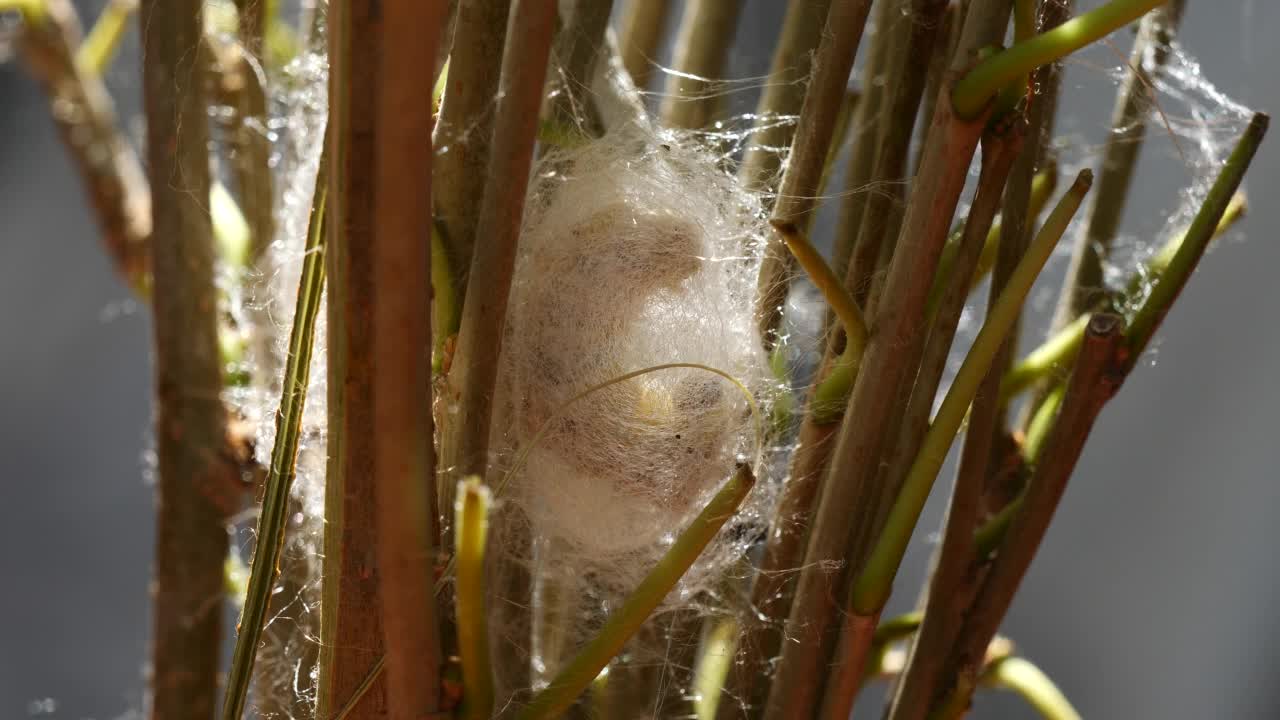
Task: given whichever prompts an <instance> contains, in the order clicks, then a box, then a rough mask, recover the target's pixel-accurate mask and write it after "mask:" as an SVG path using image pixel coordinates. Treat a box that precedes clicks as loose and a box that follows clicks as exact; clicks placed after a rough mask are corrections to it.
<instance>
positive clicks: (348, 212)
mask: <svg viewBox="0 0 1280 720" xmlns="http://www.w3.org/2000/svg"><path fill="white" fill-rule="evenodd" d="M328 21H329V22H328V27H329V65H330V72H329V115H330V120H329V151H330V159H331V162H330V166H329V173H330V175H329V184H330V185H329V187H330V198H329V212H330V218H331V222H330V223H329V238H328V245H329V252H328V267H327V275H328V278H329V282H328V288H327V290H326V292H327V296H328V297H327V307H328V325H327V327H328V361H329V362H328V374H329V375H328V382H327V385H326V386H327V388H328V393H329V398H328V409H329V428H330V432H329V440H328V451H329V462H328V465H327V467H326V477H325V510H324V515H325V529H324V565H323V570H322V572H323V593H324V595H323V599H322V601H321V605H320V607H321V611H320V612H321V623H320V625H321V627H320V647H321V656H320V678H319V689H318V692H317V707H316V713H317V716H318V717H321V718H329V717H332V716H333V714H334V713H336V712H337V710H338V709H339V708H342V707H344V706H345V705H347V704H348V703H349V701H350V700H351V698H352V696H353V695H354V694H355V693H356V692H357V691H358V689H359V688H360V687H361V686H362V684H363V683H364V681H365V678H366V677H368V675H369V673H370V670H371V668H373V666H374V664H375V663H376V662H378V660H379V658H381V657H382V656H383V652H384V646H383V640H382V635H383V634H382V618H381V615H380V613H379V609H380V607H381V601H380V596H379V593H378V584H379V568H378V563H377V562H375V560H374V552H375V551H374V548H375V547H376V546H377V541H376V531H377V525H376V523H375V521H374V513H375V507H376V504H375V501H374V471H373V462H374V461H373V436H372V435H371V434H370V433H369V432H368V427H369V425H370V423H371V422H372V421H373V374H374V373H373V352H372V351H373V340H372V336H371V330H372V327H371V326H372V319H373V274H372V268H371V266H370V258H369V251H368V248H369V246H370V245H372V243H373V231H374V217H375V215H374V204H373V198H374V175H373V173H374V157H375V147H374V142H373V141H374V137H375V134H374V133H375V127H374V123H375V120H376V95H375V89H376V84H375V78H377V76H378V68H379V57H378V48H377V47H376V44H375V43H374V42H373V41H372V40H371V39H372V38H377V37H379V36H380V34H381V21H380V19H379V17H378V16H377V15H375V14H374V13H373V12H372V6H371V5H370V4H369V3H364V2H334V3H332V4H331V5H330V6H329V15H328ZM385 682H386V681H385V680H384V679H381V678H379V679H377V680H375V682H374V684H373V685H371V686H370V687H369V688H368V690H367V692H366V694H365V695H364V697H363V698H362V699H361V700H360V701H359V702H358V703H356V704H355V705H354V706H353V707H352V709H351V711H350V712H349V713H348V715H347V717H348V718H349V720H373V719H375V718H377V719H378V720H381V719H382V718H385V717H386V714H387V708H386V693H385V689H386V688H385Z"/></svg>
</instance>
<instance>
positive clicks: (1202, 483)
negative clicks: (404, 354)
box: [0, 0, 1280, 720]
mask: <svg viewBox="0 0 1280 720" xmlns="http://www.w3.org/2000/svg"><path fill="white" fill-rule="evenodd" d="M588 1H590V0H588ZM101 4H102V3H101V1H100V0H92V1H88V0H86V1H82V2H77V5H79V6H80V8H81V10H82V16H83V17H86V18H92V17H94V16H96V13H97V10H98V8H99V7H100V6H101ZM677 4H679V3H677ZM1096 4H1097V3H1096V2H1082V3H1081V5H1083V6H1084V7H1086V8H1088V7H1092V6H1094V5H1096ZM782 8H783V3H782V2H781V1H780V0H750V1H749V2H748V3H747V6H746V10H745V11H744V15H743V19H742V23H741V25H740V27H739V35H738V42H737V43H736V46H735V49H734V53H733V56H732V58H731V62H730V68H729V70H728V73H727V75H728V76H729V77H753V76H760V75H763V74H764V73H765V72H766V68H767V66H768V56H769V53H770V52H771V42H772V41H771V38H772V36H773V35H774V34H775V33H776V32H777V28H778V27H779V26H780V18H781V14H782ZM1183 27H1184V31H1183V33H1182V35H1181V37H1182V40H1183V43H1184V44H1185V45H1186V46H1187V48H1188V49H1189V50H1190V51H1191V53H1192V54H1194V55H1195V56H1197V57H1198V58H1199V59H1200V61H1201V62H1202V65H1203V68H1204V71H1205V73H1206V75H1207V76H1208V77H1209V78H1210V79H1211V80H1212V81H1213V82H1214V83H1215V84H1216V85H1217V86H1218V87H1219V88H1220V89H1221V90H1223V91H1224V92H1226V93H1227V94H1228V95H1230V96H1232V97H1234V98H1236V99H1237V100H1239V101H1241V102H1243V103H1244V104H1246V105H1248V106H1250V107H1253V108H1258V109H1263V110H1267V109H1276V106H1277V105H1280V73H1278V72H1277V68H1280V44H1277V43H1275V42H1274V38H1275V37H1276V36H1277V34H1280V4H1277V3H1275V2H1272V1H1271V0H1190V2H1189V7H1188V11H1187V15H1186V19H1185V21H1184V25H1183ZM1129 38H1130V35H1129V34H1127V33H1117V34H1116V35H1115V36H1114V37H1113V41H1114V48H1113V49H1107V48H1103V49H1101V50H1099V51H1095V52H1093V53H1092V54H1090V55H1088V56H1087V57H1088V60H1087V61H1082V62H1079V63H1077V64H1074V65H1073V66H1072V68H1071V70H1070V72H1069V75H1068V79H1067V83H1066V86H1065V92H1066V93H1067V96H1068V97H1069V98H1070V100H1069V102H1070V103H1072V110H1071V111H1070V118H1068V119H1067V120H1066V121H1065V123H1064V125H1063V131H1064V132H1066V133H1076V134H1079V135H1080V136H1082V137H1085V138H1086V139H1087V141H1089V142H1094V143H1096V142H1098V141H1100V140H1101V138H1102V137H1103V136H1104V131H1105V126H1106V119H1107V117H1108V115H1109V113H1110V107H1111V103H1112V92H1111V91H1110V89H1109V87H1110V84H1109V81H1107V80H1106V77H1105V74H1104V73H1105V71H1106V69H1107V68H1114V67H1116V66H1117V65H1118V64H1119V62H1120V59H1121V57H1122V56H1123V55H1127V53H1128V47H1129ZM657 60H658V61H659V62H665V61H666V60H667V57H666V56H661V57H659V58H657ZM110 84H111V87H112V90H113V91H114V93H115V98H116V100H117V103H118V104H119V107H120V110H121V114H122V116H123V117H124V118H126V119H130V124H129V127H130V129H131V132H132V133H133V134H134V136H135V137H136V135H137V133H136V130H137V126H136V124H137V123H136V120H133V119H134V118H136V117H137V113H138V107H139V105H138V101H139V84H140V80H139V78H138V75H137V38H136V33H135V32H133V31H132V30H131V32H130V36H129V38H128V39H127V41H126V47H125V49H124V55H123V56H122V58H121V61H120V62H119V63H117V65H116V66H115V68H114V69H113V70H112V71H111V74H110ZM731 100H732V103H733V107H735V108H739V107H740V108H741V109H747V108H750V107H751V105H752V103H753V102H754V94H753V91H752V90H751V89H750V88H746V89H744V90H742V91H741V93H740V94H738V95H735V96H734V97H733V98H732V99H731ZM1152 148H1153V149H1152V150H1150V151H1149V152H1147V153H1146V154H1145V155H1144V160H1143V165H1142V167H1141V168H1140V170H1139V177H1140V178H1143V180H1144V181H1149V185H1148V186H1146V187H1144V188H1142V189H1140V190H1139V191H1137V192H1136V193H1135V202H1134V203H1132V204H1131V207H1130V209H1129V212H1128V215H1127V217H1126V223H1125V230H1126V232H1129V233H1133V234H1134V235H1136V236H1139V237H1142V236H1143V235H1144V233H1145V234H1147V235H1149V234H1152V233H1155V232H1157V231H1158V230H1159V229H1160V228H1161V227H1162V225H1163V221H1164V213H1166V212H1167V211H1168V210H1169V209H1170V208H1171V207H1173V206H1174V198H1175V196H1176V193H1177V192H1178V190H1179V188H1181V187H1183V186H1184V185H1186V184H1187V182H1188V180H1189V179H1190V175H1189V174H1188V173H1187V171H1186V169H1185V167H1184V166H1181V165H1179V164H1178V163H1177V162H1176V161H1171V160H1170V158H1171V157H1172V156H1173V155H1174V153H1173V151H1172V148H1173V145H1172V143H1170V142H1168V139H1167V138H1166V139H1165V142H1164V143H1163V144H1161V143H1160V142H1159V140H1157V141H1155V142H1154V143H1153V146H1152ZM1248 182H1249V188H1250V190H1251V193H1250V196H1251V201H1252V202H1251V211H1250V214H1249V217H1248V218H1247V219H1246V221H1245V222H1244V223H1243V224H1242V230H1243V237H1245V238H1247V239H1245V240H1240V239H1239V238H1240V236H1239V235H1237V236H1236V239H1234V240H1229V241H1228V242H1226V243H1223V244H1222V245H1221V246H1219V247H1217V248H1216V249H1215V250H1214V251H1213V252H1211V254H1210V255H1209V257H1208V258H1207V259H1206V261H1205V262H1204V263H1203V264H1202V266H1201V268H1200V270H1199V272H1198V273H1197V274H1196V276H1195V277H1194V279H1193V280H1192V282H1191V283H1190V285H1189V287H1188V288H1187V291H1186V293H1185V294H1184V296H1183V298H1182V300H1180V301H1179V304H1178V307H1177V309H1176V310H1175V312H1173V313H1172V314H1171V316H1170V317H1169V319H1168V322H1167V323H1166V324H1165V326H1164V329H1163V330H1162V332H1161V337H1160V341H1159V345H1158V348H1157V350H1156V354H1155V355H1154V356H1153V358H1152V359H1151V360H1156V361H1158V362H1152V361H1151V360H1149V361H1148V362H1144V363H1143V364H1142V365H1141V367H1140V369H1139V370H1138V371H1137V372H1136V373H1135V374H1134V375H1133V376H1132V377H1131V378H1130V380H1129V381H1128V383H1127V384H1126V385H1125V387H1124V390H1123V392H1122V393H1121V394H1120V395H1119V396H1118V397H1117V399H1116V400H1115V401H1114V402H1112V404H1111V405H1110V406H1109V407H1108V408H1107V410H1106V411H1105V412H1104V414H1103V416H1102V420H1101V422H1100V424H1099V425H1098V427H1097V429H1096V431H1095V433H1094V436H1093V438H1092V439H1091V440H1090V443H1089V446H1088V448H1087V450H1086V452H1085V455H1084V458H1083V459H1082V461H1081V464H1080V466H1079V468H1078V470H1077V472H1076V475H1075V477H1074V480H1073V483H1072V485H1071V487H1070V489H1069V490H1068V492H1067V495H1066V498H1065V500H1064V502H1063V504H1062V506H1061V508H1060V510H1059V513H1058V516H1057V519H1056V521H1055V525H1054V527H1053V529H1052V531H1051V532H1050V534H1049V536H1048V538H1047V540H1046V542H1045V545H1044V546H1043V548H1042V551H1041V553H1040V557H1039V558H1038V560H1037V562H1036V564H1035V565H1034V566H1033V569H1032V571H1031V573H1030V575H1029V577H1028V578H1027V581H1026V583H1025V584H1024V586H1023V588H1022V591H1021V592H1020V594H1019V596H1018V598H1017V601H1016V603H1015V605H1014V607H1013V610H1012V612H1011V615H1010V617H1009V619H1008V622H1007V623H1006V626H1005V628H1004V630H1005V632H1006V633H1007V634H1008V635H1010V636H1011V637H1012V638H1013V639H1014V640H1015V641H1016V642H1017V643H1018V646H1019V648H1020V649H1021V651H1022V652H1023V653H1024V654H1025V655H1026V656H1027V657H1029V658H1030V659H1032V660H1033V661H1035V662H1036V663H1038V664H1039V665H1040V666H1041V667H1042V668H1044V669H1045V670H1046V671H1047V672H1048V673H1049V674H1050V675H1051V676H1052V677H1053V678H1054V679H1055V680H1056V681H1057V682H1058V683H1059V684H1060V685H1061V686H1062V688H1063V689H1064V690H1065V691H1066V693H1067V695H1068V696H1069V697H1070V698H1071V699H1072V700H1073V701H1074V702H1075V704H1076V705H1077V707H1078V708H1079V710H1080V711H1081V712H1082V713H1083V715H1085V716H1086V717H1091V718H1113V717H1160V718H1186V719H1188V720H1191V719H1200V718H1280V689H1277V684H1276V682H1275V679H1274V678H1275V674H1276V670H1277V668H1280V621H1277V620H1276V614H1275V611H1274V605H1275V598H1276V597H1277V596H1278V595H1280V562H1278V561H1277V548H1278V543H1277V541H1276V536H1277V534H1276V532H1275V530H1274V527H1275V524H1276V523H1275V515H1276V513H1277V512H1278V511H1280V470H1277V468H1280V432H1278V429H1277V424H1276V420H1275V408H1277V407H1280V383H1278V382H1277V378H1276V373H1277V371H1280V323H1277V320H1276V313H1277V310H1280V306H1277V303H1276V301H1275V296H1274V294H1273V288H1274V278H1275V274H1276V272H1277V269H1278V268H1280V244H1277V242H1276V238H1275V234H1276V230H1277V229H1280V202H1277V198H1276V191H1275V188H1276V187H1277V186H1280V139H1277V138H1274V137H1273V138H1271V139H1270V140H1269V141H1268V143H1267V144H1266V145H1265V146H1264V148H1263V150H1262V152H1261V153H1260V155H1259V156H1258V159H1257V161H1256V162H1255V164H1254V167H1253V170H1252V172H1251V174H1250V176H1249V181H1248ZM98 243H99V241H98V238H97V235H96V231H95V227H94V223H93V220H92V218H91V217H90V215H89V213H88V211H87V209H86V206H85V203H84V199H83V195H82V194H81V190H80V186H79V183H78V178H77V177H76V175H75V173H74V172H73V169H72V167H71V165H70V163H69V162H68V159H67V157H66V154H65V153H64V151H63V148H62V146H61V145H60V144H59V142H58V140H57V137H56V135H55V133H54V128H53V125H52V123H51V122H50V120H49V116H48V107H47V105H46V104H45V102H44V100H43V98H42V96H41V94H40V93H39V91H38V88H37V87H36V86H35V84H34V83H33V82H32V81H31V80H30V79H29V78H28V77H27V76H26V74H25V72H24V69H23V68H22V67H21V66H19V65H17V64H15V63H13V62H9V63H6V64H3V65H0V483H2V485H0V487H2V488H3V490H2V491H0V568H2V569H3V577H4V580H0V618H3V620H2V622H3V623H4V625H3V628H2V629H0V638H2V639H0V719H3V720H8V719H9V718H22V717H27V716H29V715H39V716H44V717H55V718H68V719H80V718H99V719H101V718H116V717H121V716H126V715H128V714H131V713H135V712H137V710H138V709H139V708H140V707H141V698H142V687H143V667H144V658H145V651H146V644H147V633H148V621H147V604H148V598H147V583H148V579H149V566H150V561H151V555H152V539H153V534H152V526H151V514H152V509H153V508H152V488H151V484H150V482H149V480H148V479H147V476H146V475H147V467H148V462H147V452H148V449H149V448H150V446H151V439H150V431H149V423H150V420H151V404H150V393H151V382H150V379H149V374H148V373H149V369H150V357H151V355H150V336H149V333H150V325H149V320H148V317H147V313H146V312H145V310H144V309H142V308H139V307H138V306H137V305H136V304H135V303H134V302H133V301H132V300H131V299H130V294H129V292H128V290H127V289H126V288H125V287H124V286H123V285H122V284H121V283H120V282H119V281H118V280H117V279H116V277H115V276H114V275H113V273H112V270H111V268H110V267H109V265H108V263H107V261H106V259H105V256H104V254H103V253H102V252H101V250H100V248H99V244H98ZM1269 278H1271V279H1269ZM1041 301H1042V304H1043V302H1045V301H1046V299H1045V298H1043V297H1042V298H1041ZM1029 337H1030V338H1031V339H1032V340H1027V341H1024V346H1025V345H1027V344H1029V343H1030V342H1031V341H1033V340H1034V339H1035V338H1037V337H1038V335H1037V334H1035V333H1031V334H1030V335H1029ZM948 477H949V476H948ZM940 484H941V485H945V484H946V483H945V482H944V483H940ZM943 500H945V498H941V497H936V498H935V499H934V501H933V503H932V505H931V509H930V515H929V516H928V517H927V518H926V520H925V522H924V524H923V527H925V528H926V529H928V530H932V529H933V528H936V527H937V524H938V513H939V511H940V509H941V505H942V501H943ZM932 541H933V540H932V537H931V536H930V534H929V533H928V532H922V533H919V534H918V537H917V540H916V542H915V543H914V544H913V548H912V551H911V554H910V556H909V559H908V563H909V567H908V568H907V569H906V570H905V571H904V577H903V579H902V580H901V581H900V588H901V589H903V590H904V591H903V592H902V593H900V594H901V595H903V596H904V599H902V600H900V601H899V602H900V603H907V602H910V598H911V597H912V596H913V594H914V582H915V581H916V579H917V578H918V577H919V576H920V574H921V572H922V569H921V568H922V565H923V563H924V562H925V560H926V558H927V557H928V554H929V552H930V549H931V543H932ZM868 714H869V715H871V714H874V713H868ZM977 716H978V717H999V718H1005V717H1007V718H1029V717H1033V714H1032V713H1031V711H1030V710H1029V709H1028V708H1026V707H1025V706H1023V705H1022V704H1021V703H1019V702H1018V701H1016V700H1015V699H1012V698H1007V697H1002V696H998V695H995V694H992V693H987V694H984V695H981V696H980V697H979V699H978V701H977Z"/></svg>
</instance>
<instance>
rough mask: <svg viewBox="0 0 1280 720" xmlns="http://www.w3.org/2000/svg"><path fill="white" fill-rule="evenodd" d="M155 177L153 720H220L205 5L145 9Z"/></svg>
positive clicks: (227, 502)
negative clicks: (200, 52)
mask: <svg viewBox="0 0 1280 720" xmlns="http://www.w3.org/2000/svg"><path fill="white" fill-rule="evenodd" d="M138 17H139V22H140V27H141V29H142V43H143V57H144V59H145V62H144V63H143V76H142V81H143V95H144V105H145V108H146V114H147V165H148V171H149V176H150V177H149V179H150V184H151V187H153V188H155V192H154V197H153V203H152V207H151V211H152V227H153V228H154V237H155V239H156V241H155V242H153V243H151V267H152V270H153V282H154V291H153V297H152V300H153V302H152V307H153V312H154V323H155V352H156V401H157V420H156V438H157V456H158V459H159V477H160V481H159V489H158V494H159V500H158V518H157V526H158V527H157V531H156V569H155V582H154V589H153V604H154V611H153V619H152V623H153V624H152V656H151V667H152V673H153V675H152V680H151V685H152V687H151V690H152V701H151V717H152V718H153V719H154V720H202V719H208V718H211V717H212V716H213V712H214V705H215V692H216V687H217V678H218V671H219V669H220V663H219V650H220V645H221V642H222V632H223V627H222V611H223V607H222V598H223V564H224V563H225V562H226V557H227V531H226V518H227V517H228V515H229V514H230V513H232V512H234V511H235V510H236V509H237V508H236V504H237V500H238V497H239V495H240V488H239V477H238V472H239V471H238V468H237V467H236V464H235V463H234V462H233V461H232V459H231V457H230V456H229V454H228V453H227V451H226V448H227V415H226V410H225V408H224V407H223V405H222V399H221V392H222V362H221V356H220V354H219V351H218V339H217V320H216V317H217V311H218V300H217V291H216V289H215V288H214V283H213V230H212V227H211V224H210V220H209V214H208V210H207V209H206V207H205V204H206V202H207V198H208V197H209V183H210V173H209V155H208V150H207V146H208V125H207V120H206V115H205V110H206V104H205V96H204V92H203V84H202V81H201V77H200V76H201V65H200V64H199V62H198V60H197V53H194V52H192V48H194V47H196V46H198V45H199V44H200V42H201V40H202V38H203V37H204V35H203V31H202V29H201V13H200V3H199V2H198V0H184V1H181V2H179V1H176V0H144V2H143V3H142V6H141V10H140V12H139V16H138Z"/></svg>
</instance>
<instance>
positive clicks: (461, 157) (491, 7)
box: [433, 0, 511, 295]
mask: <svg viewBox="0 0 1280 720" xmlns="http://www.w3.org/2000/svg"><path fill="white" fill-rule="evenodd" d="M510 14H511V0H461V1H460V2H459V3H458V17H457V21H456V23H457V24H456V25H455V26H454V31H453V50H452V52H451V53H450V56H449V57H450V59H449V77H448V78H447V79H446V80H445V88H444V99H443V100H441V102H440V122H439V124H437V125H436V132H435V146H436V147H437V148H438V149H439V150H440V153H439V154H438V155H437V156H436V160H435V171H434V172H435V175H434V177H433V183H434V185H433V190H434V193H435V209H436V217H437V219H438V221H439V225H440V226H441V227H442V228H443V234H444V238H445V245H446V247H447V248H448V256H449V263H450V265H451V266H452V268H453V275H454V277H455V279H456V280H457V288H458V289H457V292H458V294H459V295H461V294H462V293H464V292H465V291H466V287H467V277H468V276H469V273H470V270H471V255H472V252H473V249H474V247H475V243H476V225H477V224H479V220H480V204H481V202H483V200H484V179H485V169H486V168H487V167H488V165H489V147H490V143H491V140H492V139H493V119H494V111H493V105H494V98H495V97H497V95H498V72H499V70H500V69H501V65H500V64H499V63H498V62H497V61H496V58H497V57H498V56H499V55H500V54H501V53H502V46H503V43H505V42H506V38H507V16H508V15H510Z"/></svg>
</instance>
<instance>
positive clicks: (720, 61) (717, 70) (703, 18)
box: [658, 0, 743, 130]
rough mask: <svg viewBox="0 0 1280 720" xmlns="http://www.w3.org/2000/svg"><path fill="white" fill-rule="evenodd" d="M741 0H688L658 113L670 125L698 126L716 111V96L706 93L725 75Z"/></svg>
mask: <svg viewBox="0 0 1280 720" xmlns="http://www.w3.org/2000/svg"><path fill="white" fill-rule="evenodd" d="M742 5H743V0H688V2H687V3H686V4H685V8H684V16H683V17H681V18H680V31H679V34H677V35H676V49H675V56H674V57H672V58H671V66H672V67H673V68H674V69H675V70H676V73H675V74H672V75H670V76H669V77H668V78H667V87H666V96H665V97H664V98H663V100H662V109H661V111H660V112H659V113H658V114H659V115H660V116H661V117H662V122H663V123H664V124H666V125H667V126H669V127H677V128H685V129H686V130H701V129H702V128H704V127H706V126H707V125H708V124H709V123H710V122H711V118H712V116H713V115H714V114H715V111H716V106H717V105H718V103H719V98H717V97H716V96H715V95H714V94H709V93H710V90H711V86H712V83H711V82H709V81H712V80H716V79H719V78H720V77H721V76H722V75H724V64H725V60H726V59H727V58H728V54H729V46H730V45H731V44H732V43H733V33H734V29H735V28H736V27H737V25H738V16H739V15H741V14H742Z"/></svg>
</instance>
